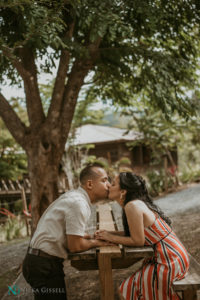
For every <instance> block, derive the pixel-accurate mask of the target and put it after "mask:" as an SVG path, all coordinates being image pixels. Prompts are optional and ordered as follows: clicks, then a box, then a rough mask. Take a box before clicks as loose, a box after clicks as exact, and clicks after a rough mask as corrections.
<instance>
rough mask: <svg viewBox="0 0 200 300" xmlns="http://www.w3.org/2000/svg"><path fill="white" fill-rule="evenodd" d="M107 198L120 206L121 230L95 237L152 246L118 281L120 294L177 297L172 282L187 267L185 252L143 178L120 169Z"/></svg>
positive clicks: (130, 299)
mask: <svg viewBox="0 0 200 300" xmlns="http://www.w3.org/2000/svg"><path fill="white" fill-rule="evenodd" d="M109 199H111V200H116V201H117V202H118V203H119V204H120V205H121V206H122V208H123V223H124V229H125V232H124V233H125V234H124V236H123V235H116V234H113V233H110V232H107V231H105V230H103V231H97V232H96V238H98V239H102V240H106V241H110V242H112V243H116V244H122V245H126V246H143V245H150V246H152V247H153V248H154V256H153V257H152V258H150V259H146V260H145V261H144V263H143V265H142V267H141V268H140V269H139V270H138V271H136V272H135V273H134V274H132V275H131V276H130V277H129V278H127V279H126V280H124V281H123V283H122V284H121V286H120V289H119V290H120V293H121V298H122V299H126V300H133V299H134V300H136V299H140V300H142V299H145V300H147V299H156V300H162V299H165V300H169V299H172V300H176V299H179V297H178V295H177V294H176V293H175V292H174V291H173V289H172V283H173V281H174V280H179V279H182V278H183V277H184V276H185V274H186V272H187V270H188V268H189V258H188V254H187V251H186V250H185V248H184V246H183V245H182V243H181V242H180V241H179V239H178V238H177V236H176V235H175V233H174V232H173V231H172V229H171V227H170V224H171V221H170V219H169V218H167V217H166V216H165V215H164V214H163V212H162V211H161V210H160V209H159V208H158V207H157V206H156V205H155V204H154V203H153V201H152V199H151V198H150V196H149V194H148V191H147V188H146V184H145V181H144V180H143V178H142V177H140V176H138V175H135V174H133V173H131V172H122V173H120V174H119V175H118V176H116V177H115V180H114V182H113V184H112V186H111V187H110V191H109Z"/></svg>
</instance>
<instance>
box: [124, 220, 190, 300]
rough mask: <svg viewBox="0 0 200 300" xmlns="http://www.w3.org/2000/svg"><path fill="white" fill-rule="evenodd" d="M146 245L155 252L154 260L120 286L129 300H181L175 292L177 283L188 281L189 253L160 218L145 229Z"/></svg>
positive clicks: (145, 264)
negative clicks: (186, 275)
mask: <svg viewBox="0 0 200 300" xmlns="http://www.w3.org/2000/svg"><path fill="white" fill-rule="evenodd" d="M144 234H145V245H150V246H152V247H153V248H154V256H153V257H152V258H150V259H146V260H145V261H144V263H143V265H142V267H141V268H140V269H139V270H138V271H136V272H135V273H134V274H133V275H131V276H130V277H129V278H127V279H126V280H124V281H123V282H122V284H121V286H120V290H121V293H122V295H123V297H124V298H125V299H126V300H136V299H137V300H143V299H145V300H169V299H172V300H177V299H179V297H178V295H177V294H176V293H175V292H174V291H173V289H172V283H173V281H174V280H179V279H182V278H183V277H184V275H185V274H186V272H187V271H188V268H189V258H188V254H187V251H186V249H185V248H184V246H183V245H182V243H181V242H180V241H179V239H178V238H177V236H176V235H175V233H174V232H173V231H172V230H171V228H170V227H169V226H168V224H167V223H166V222H165V221H164V220H162V219H161V218H160V217H158V218H157V219H156V220H155V222H154V223H153V225H151V226H149V227H145V229H144Z"/></svg>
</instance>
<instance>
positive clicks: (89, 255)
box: [68, 204, 153, 300]
mask: <svg viewBox="0 0 200 300" xmlns="http://www.w3.org/2000/svg"><path fill="white" fill-rule="evenodd" d="M96 212H97V213H93V219H92V220H91V224H90V226H91V228H93V232H91V230H90V233H94V231H95V230H96V229H106V230H109V231H115V230H116V231H118V230H121V229H122V228H121V226H120V224H119V222H117V220H119V219H121V215H120V217H119V216H118V214H119V213H120V214H121V212H117V210H116V209H112V208H111V206H110V205H109V204H103V205H98V206H97V210H96ZM152 255H153V249H152V248H151V247H147V246H144V247H124V246H122V245H116V246H106V247H100V248H98V249H91V250H89V251H85V252H82V253H69V254H68V259H69V260H71V265H72V266H73V267H75V268H76V269H78V270H81V271H83V270H99V278H100V284H101V300H114V286H113V279H112V269H123V268H128V267H129V266H131V265H132V264H134V263H136V262H137V261H139V260H140V259H143V258H146V257H151V256H152Z"/></svg>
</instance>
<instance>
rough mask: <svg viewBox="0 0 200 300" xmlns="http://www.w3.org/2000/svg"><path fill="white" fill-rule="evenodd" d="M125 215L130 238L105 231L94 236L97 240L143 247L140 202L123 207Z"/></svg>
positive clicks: (133, 202)
mask: <svg viewBox="0 0 200 300" xmlns="http://www.w3.org/2000/svg"><path fill="white" fill-rule="evenodd" d="M125 213H126V216H127V220H128V225H129V231H130V237H127V236H119V235H117V232H116V234H113V233H110V232H108V231H106V230H103V231H99V232H97V234H96V238H97V239H102V240H105V241H110V242H112V243H115V244H122V245H125V246H144V243H145V238H144V224H143V209H142V206H141V205H140V201H137V200H136V201H132V202H129V203H128V204H127V205H126V207H125Z"/></svg>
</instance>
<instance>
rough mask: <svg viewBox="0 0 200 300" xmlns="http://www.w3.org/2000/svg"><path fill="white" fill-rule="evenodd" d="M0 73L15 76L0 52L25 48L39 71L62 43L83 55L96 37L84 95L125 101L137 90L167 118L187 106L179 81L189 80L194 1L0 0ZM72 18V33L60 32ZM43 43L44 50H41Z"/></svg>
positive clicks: (199, 10)
mask: <svg viewBox="0 0 200 300" xmlns="http://www.w3.org/2000/svg"><path fill="white" fill-rule="evenodd" d="M0 12H1V25H0V30H1V39H0V47H1V52H0V61H1V64H0V80H1V81H2V82H3V81H4V80H5V75H6V76H7V77H8V78H9V79H11V81H12V83H19V77H18V75H17V73H16V71H15V69H14V68H13V65H12V64H11V62H10V60H9V59H8V57H7V56H6V55H4V53H5V52H9V53H10V54H11V56H12V57H15V58H18V57H19V53H20V51H21V49H22V48H25V49H30V50H31V51H32V52H33V53H34V55H35V58H36V60H37V59H41V60H40V61H42V62H41V63H40V67H41V70H42V71H44V72H48V73H51V70H52V68H53V67H54V66H55V60H56V59H58V58H59V57H60V53H61V50H62V49H66V50H67V51H69V53H70V57H71V59H70V68H71V67H72V66H73V63H74V61H75V59H77V58H78V59H87V58H88V57H89V48H88V45H89V44H90V43H92V42H95V41H97V40H98V39H100V40H101V43H100V47H99V51H98V53H97V58H96V62H95V65H94V67H93V70H92V72H91V76H90V77H91V78H92V79H93V84H91V85H90V88H89V89H88V94H91V93H92V94H95V95H96V96H99V97H100V98H101V99H102V100H103V101H108V100H110V99H112V100H113V102H116V103H120V105H121V104H123V105H129V104H130V102H129V100H128V99H130V95H131V96H132V100H135V99H137V98H138V97H140V98H143V99H145V101H147V102H148V103H150V104H151V105H153V106H154V107H156V108H160V109H162V111H163V112H164V113H165V114H166V115H167V116H168V117H169V116H170V113H171V112H173V111H175V110H177V111H178V112H179V113H180V114H182V115H184V116H186V115H188V114H191V113H192V112H193V107H192V106H191V105H190V101H189V98H188V97H186V96H185V95H186V94H185V91H186V89H187V88H191V87H193V86H194V84H195V81H196V76H195V68H196V65H197V63H198V62H197V57H198V55H199V52H198V51H199V38H198V37H199V24H200V7H199V4H198V2H197V1H193V0H188V1H184V0H181V1H177V0H172V1H168V2H166V1H162V0H159V1H147V0H142V1H141V0H140V1H139V0H137V1H130V0H129V1H127V0H126V1H124V0H123V1H118V0H115V1H113V0H112V1H111V0H101V1H99V0H92V1H91V0H86V1H68V2H67V3H66V1H65V0H58V1H50V2H49V1H47V0H40V1H31V0H15V1H1V4H0ZM72 23H74V31H73V35H72V37H69V36H68V35H67V34H66V32H67V31H68V29H69V28H70V26H71V24H72ZM49 50H51V51H49Z"/></svg>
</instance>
